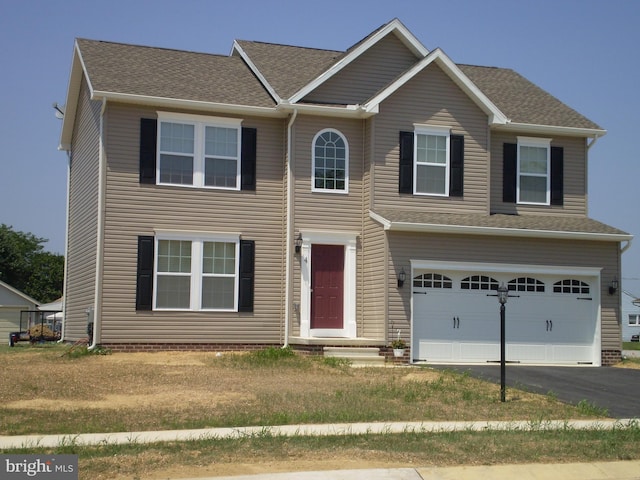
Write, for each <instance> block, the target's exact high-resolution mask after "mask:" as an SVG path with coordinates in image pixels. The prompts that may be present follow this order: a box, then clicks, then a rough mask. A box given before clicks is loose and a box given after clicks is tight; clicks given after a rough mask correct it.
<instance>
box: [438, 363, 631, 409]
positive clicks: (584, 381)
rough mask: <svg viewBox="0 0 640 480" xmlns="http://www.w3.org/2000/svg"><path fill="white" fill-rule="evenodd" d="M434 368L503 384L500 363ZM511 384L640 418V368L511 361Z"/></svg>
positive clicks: (526, 389)
mask: <svg viewBox="0 0 640 480" xmlns="http://www.w3.org/2000/svg"><path fill="white" fill-rule="evenodd" d="M432 367H434V368H441V369H452V370H456V371H461V372H468V373H469V375H471V376H473V377H476V378H480V379H483V380H487V381H490V382H494V383H497V384H500V365H499V364H497V365H494V364H491V365H438V366H435V365H432ZM505 380H506V386H507V399H508V397H509V387H515V388H519V389H521V390H525V391H528V392H533V393H540V394H543V395H545V394H549V393H550V394H552V395H553V396H555V397H556V398H557V399H558V400H561V401H563V402H567V403H570V404H573V405H576V404H578V402H580V401H581V400H586V401H588V402H589V403H591V404H592V405H595V406H597V407H600V408H606V409H607V411H608V413H609V416H610V417H614V418H640V370H634V369H630V368H615V367H538V366H525V365H509V364H507V368H506V375H505Z"/></svg>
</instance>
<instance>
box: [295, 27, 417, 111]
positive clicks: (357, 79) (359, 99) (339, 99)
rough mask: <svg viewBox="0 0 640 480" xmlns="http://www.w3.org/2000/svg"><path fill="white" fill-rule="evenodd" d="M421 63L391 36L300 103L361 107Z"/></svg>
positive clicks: (388, 35)
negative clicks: (399, 76) (403, 73)
mask: <svg viewBox="0 0 640 480" xmlns="http://www.w3.org/2000/svg"><path fill="white" fill-rule="evenodd" d="M418 60H419V59H418V58H416V56H415V54H414V52H413V51H411V50H410V49H408V48H407V47H406V45H405V44H404V43H403V42H402V41H401V40H400V39H399V38H398V36H396V35H395V34H394V33H388V34H387V35H386V36H385V37H384V38H381V39H380V40H379V41H378V42H377V43H375V44H374V45H372V46H371V47H369V48H368V49H367V50H366V51H365V52H363V53H362V54H361V55H360V56H359V57H358V58H356V59H355V60H354V61H352V62H351V63H350V64H349V65H347V66H345V67H344V68H343V69H342V70H341V71H340V72H338V73H336V74H335V75H334V76H332V77H331V78H329V79H327V80H326V81H325V82H323V83H322V84H321V85H319V86H318V87H317V88H315V89H314V90H313V91H311V92H310V93H309V94H308V95H306V96H305V97H304V98H303V99H302V100H300V102H299V103H302V102H305V103H306V102H309V103H330V104H344V105H360V104H363V103H364V102H366V101H367V100H368V99H369V98H371V97H372V96H373V95H374V94H375V93H376V92H377V91H379V90H380V89H381V88H384V87H386V86H387V85H388V84H389V83H390V82H392V81H393V80H394V79H395V78H396V77H397V76H398V75H399V74H401V73H402V72H404V71H406V70H407V69H408V68H410V67H411V66H412V65H414V64H415V63H416V62H417V61H418Z"/></svg>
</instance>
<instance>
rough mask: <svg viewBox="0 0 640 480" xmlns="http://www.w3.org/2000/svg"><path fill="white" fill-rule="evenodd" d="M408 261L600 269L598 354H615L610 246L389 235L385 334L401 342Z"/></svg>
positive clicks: (406, 324) (614, 247)
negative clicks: (400, 282)
mask: <svg viewBox="0 0 640 480" xmlns="http://www.w3.org/2000/svg"><path fill="white" fill-rule="evenodd" d="M410 260H434V261H449V262H460V263H464V262H477V263H489V264H500V263H502V264H519V265H541V266H542V265H544V266H565V267H591V268H601V269H602V270H601V282H600V283H601V292H600V298H601V318H602V323H601V325H602V349H603V350H619V349H620V327H619V324H618V313H619V312H618V309H619V296H618V295H609V292H608V285H609V282H610V279H612V278H614V277H617V278H619V274H620V272H619V264H618V260H619V252H618V244H617V243H615V242H594V241H589V242H576V241H574V240H546V239H535V238H531V239H525V238H518V239H517V241H516V239H513V238H506V237H505V238H496V237H490V236H463V235H436V234H432V235H424V234H410V233H398V232H395V233H391V234H390V235H389V257H388V264H387V268H388V271H389V280H388V282H387V288H388V289H389V333H392V327H393V328H396V329H397V328H401V329H402V330H403V335H405V338H409V330H410V321H411V283H410V282H409V276H410V275H409V270H408V269H407V268H406V266H408V265H410ZM401 265H405V271H406V272H407V283H405V287H404V288H401V289H399V288H397V286H396V285H395V277H394V276H393V275H394V274H393V272H394V271H395V269H397V268H399V266H401ZM392 277H393V278H392Z"/></svg>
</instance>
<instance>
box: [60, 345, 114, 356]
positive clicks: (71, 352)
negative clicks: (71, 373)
mask: <svg viewBox="0 0 640 480" xmlns="http://www.w3.org/2000/svg"><path fill="white" fill-rule="evenodd" d="M64 355H66V356H68V357H69V358H80V357H87V356H89V355H111V350H109V349H108V348H103V347H100V346H97V347H96V348H94V349H92V350H89V348H88V347H85V346H83V347H78V348H69V349H68V350H67V351H66V352H65V353H64Z"/></svg>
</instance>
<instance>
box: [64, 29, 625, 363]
mask: <svg viewBox="0 0 640 480" xmlns="http://www.w3.org/2000/svg"><path fill="white" fill-rule="evenodd" d="M605 133H606V132H605V130H603V129H602V128H601V127H599V126H598V125H597V124H595V123H594V122H592V121H591V120H589V119H587V118H585V117H584V116H582V115H581V114H579V113H577V112H576V111H574V110H573V109H571V108H570V107H568V106H566V105H564V104H563V103H561V102H560V101H559V100H557V99H556V98H554V97H553V96H551V95H550V94H548V93H546V92H544V91H543V90H541V89H540V88H538V87H537V86H535V85H533V84H532V83H531V82H529V81H528V80H526V79H525V78H523V77H522V76H520V75H519V74H517V73H516V72H514V71H512V70H509V69H503V68H493V67H480V66H471V65H458V64H456V63H454V62H453V60H452V59H450V58H449V57H448V56H447V55H446V54H445V53H444V52H443V51H442V50H440V49H435V50H428V49H427V48H425V47H424V46H423V45H422V43H420V41H419V40H418V39H417V38H416V37H415V36H414V35H413V34H412V33H411V32H410V31H408V30H407V29H406V27H405V26H404V25H403V24H402V23H401V22H400V21H398V20H393V21H391V22H389V23H388V24H385V25H383V26H382V27H380V28H379V29H377V30H375V31H374V32H372V33H371V34H370V35H368V36H367V37H366V38H364V39H363V40H362V41H360V42H358V43H357V44H355V45H353V46H352V47H350V48H348V49H347V50H346V51H332V50H318V49H311V48H302V47H295V46H285V45H275V44H269V43H260V42H250V41H236V42H234V44H233V48H232V51H231V54H230V55H228V56H225V55H211V54H204V53H193V52H186V51H178V50H170V49H163V48H153V47H142V46H134V45H126V44H120V43H112V42H102V41H94V40H84V39H78V40H77V41H76V43H75V47H74V52H73V63H72V69H71V77H70V82H69V91H68V97H67V103H66V114H65V117H64V121H63V127H62V135H61V148H62V149H64V150H67V151H68V152H69V217H68V218H69V223H68V244H67V268H66V280H65V310H66V311H65V327H64V339H65V340H67V341H73V340H78V339H80V338H83V337H85V336H86V332H87V323H88V322H92V323H93V331H92V338H91V342H92V344H93V345H97V344H100V345H104V346H106V347H108V348H112V349H118V350H126V349H151V348H201V349H238V348H257V347H259V346H262V345H292V346H293V347H295V348H298V349H305V350H309V351H318V352H321V351H322V348H323V347H325V346H340V345H345V346H346V345H348V346H362V347H365V346H366V347H378V348H381V349H382V350H381V351H382V352H387V350H386V349H387V346H388V345H389V342H390V339H393V338H395V337H396V332H397V331H398V330H400V335H401V336H402V337H403V338H404V339H405V340H407V342H408V343H409V345H410V354H409V355H410V357H409V358H410V360H411V361H415V362H418V361H428V362H481V363H485V362H487V361H495V360H498V359H499V350H500V349H499V342H500V339H499V335H500V334H499V305H498V302H497V300H496V298H495V297H492V296H491V295H494V294H495V289H496V288H497V287H498V286H499V285H500V284H502V283H504V284H505V285H507V286H508V288H509V289H510V290H511V294H512V295H514V298H512V299H510V300H509V301H508V305H507V360H509V361H514V362H522V363H545V364H567V363H568V364H589V365H600V364H611V363H614V362H616V361H617V360H618V359H619V358H620V354H621V330H620V293H619V292H616V293H614V294H609V290H608V289H609V285H610V283H611V282H612V281H613V280H614V279H616V278H620V262H621V252H623V251H624V250H625V249H626V248H627V247H628V245H629V244H630V241H631V239H632V237H631V235H629V234H627V233H625V232H622V231H620V230H618V229H616V228H613V227H610V226H607V225H604V224H602V223H600V222H597V221H595V220H592V219H590V218H589V217H588V216H587V163H588V152H589V149H590V147H591V146H592V145H593V143H594V142H595V140H596V139H598V138H599V137H601V136H602V135H604V134H605ZM403 278H405V280H404V282H402V281H401V280H402V279H403Z"/></svg>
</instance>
